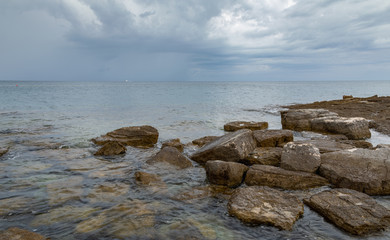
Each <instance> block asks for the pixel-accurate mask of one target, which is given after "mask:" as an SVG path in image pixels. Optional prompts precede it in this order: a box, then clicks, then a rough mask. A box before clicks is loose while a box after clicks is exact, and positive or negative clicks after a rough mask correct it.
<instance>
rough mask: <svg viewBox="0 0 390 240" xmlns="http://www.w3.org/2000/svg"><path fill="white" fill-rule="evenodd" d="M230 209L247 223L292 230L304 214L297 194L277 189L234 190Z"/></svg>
mask: <svg viewBox="0 0 390 240" xmlns="http://www.w3.org/2000/svg"><path fill="white" fill-rule="evenodd" d="M228 211H229V214H230V215H233V216H235V217H237V218H238V219H240V220H241V221H243V222H245V223H251V224H267V225H272V226H275V227H277V228H279V229H282V230H292V228H293V225H294V223H295V222H296V221H297V220H298V219H299V217H300V216H301V215H302V214H303V203H302V202H301V201H300V200H299V199H298V198H296V197H295V196H293V195H291V194H289V193H285V192H282V191H279V190H276V189H272V188H268V187H246V188H238V189H236V190H235V191H234V192H233V195H232V196H231V198H230V200H229V203H228Z"/></svg>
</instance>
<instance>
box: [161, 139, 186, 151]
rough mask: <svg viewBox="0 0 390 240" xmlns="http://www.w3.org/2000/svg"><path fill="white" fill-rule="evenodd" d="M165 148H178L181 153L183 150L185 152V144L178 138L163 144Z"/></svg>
mask: <svg viewBox="0 0 390 240" xmlns="http://www.w3.org/2000/svg"><path fill="white" fill-rule="evenodd" d="M165 147H174V148H177V150H179V152H183V150H184V144H183V143H181V142H180V139H178V138H175V139H171V140H168V141H165V142H163V143H162V146H161V148H165Z"/></svg>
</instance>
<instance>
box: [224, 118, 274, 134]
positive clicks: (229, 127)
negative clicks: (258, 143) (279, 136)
mask: <svg viewBox="0 0 390 240" xmlns="http://www.w3.org/2000/svg"><path fill="white" fill-rule="evenodd" d="M267 128H268V123H267V122H243V121H236V122H230V123H226V124H225V125H224V126H223V129H224V130H225V131H227V132H234V131H237V130H240V129H250V130H262V129H267Z"/></svg>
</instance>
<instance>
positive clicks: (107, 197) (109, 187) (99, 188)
mask: <svg viewBox="0 0 390 240" xmlns="http://www.w3.org/2000/svg"><path fill="white" fill-rule="evenodd" d="M128 192H129V185H127V184H125V183H121V182H103V183H100V184H96V185H95V187H94V188H93V189H91V190H90V192H89V194H88V196H87V198H88V199H89V201H90V202H91V203H96V202H114V201H117V200H118V199H119V198H120V197H122V198H123V197H124V196H125V195H126V194H127V193H128Z"/></svg>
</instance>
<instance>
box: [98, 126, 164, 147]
mask: <svg viewBox="0 0 390 240" xmlns="http://www.w3.org/2000/svg"><path fill="white" fill-rule="evenodd" d="M157 139H158V131H157V129H155V128H154V127H151V126H135V127H123V128H119V129H117V130H114V131H112V132H109V133H107V134H106V135H103V136H100V137H97V138H94V139H92V142H94V143H95V144H97V145H104V144H106V143H107V142H111V141H116V142H119V143H121V144H123V145H125V146H132V147H142V148H144V147H153V146H154V144H156V143H157Z"/></svg>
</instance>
